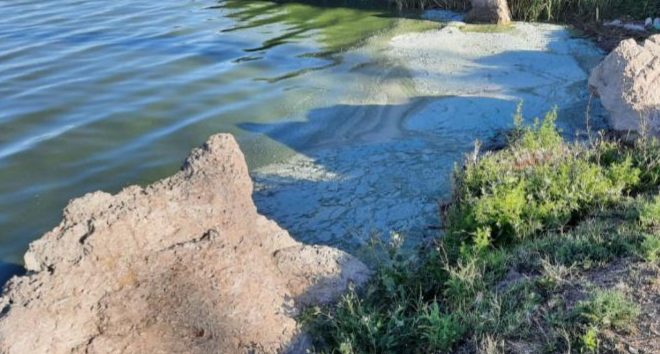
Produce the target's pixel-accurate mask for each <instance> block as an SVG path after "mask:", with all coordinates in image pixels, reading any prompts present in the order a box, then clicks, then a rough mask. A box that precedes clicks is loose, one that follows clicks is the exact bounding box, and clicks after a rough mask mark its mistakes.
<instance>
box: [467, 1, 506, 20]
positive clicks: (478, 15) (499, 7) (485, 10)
mask: <svg viewBox="0 0 660 354" xmlns="http://www.w3.org/2000/svg"><path fill="white" fill-rule="evenodd" d="M471 2H472V9H471V10H470V12H469V13H468V14H467V16H466V18H465V20H466V21H468V22H477V23H495V24H498V25H507V24H509V23H511V12H510V11H509V5H507V3H506V0H472V1H471Z"/></svg>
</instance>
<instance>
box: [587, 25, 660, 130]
mask: <svg viewBox="0 0 660 354" xmlns="http://www.w3.org/2000/svg"><path fill="white" fill-rule="evenodd" d="M589 86H590V88H591V89H592V90H593V91H594V92H595V93H596V94H598V95H599V96H600V98H601V101H602V103H603V106H604V107H605V108H606V109H607V110H608V111H609V112H610V118H609V119H610V126H611V127H612V128H613V129H614V130H617V131H624V132H626V131H634V132H639V131H640V122H641V121H645V122H646V123H647V127H648V128H649V132H650V133H652V134H655V135H660V35H654V36H651V37H649V38H648V39H647V40H646V41H645V42H644V43H643V45H639V44H638V43H637V42H635V40H633V39H627V40H625V41H622V42H621V43H620V44H619V46H618V47H617V48H616V49H614V51H612V53H610V54H609V55H608V56H607V57H606V58H605V59H604V60H603V62H602V63H600V64H599V65H598V66H597V67H596V68H594V70H593V71H592V72H591V77H590V78H589Z"/></svg>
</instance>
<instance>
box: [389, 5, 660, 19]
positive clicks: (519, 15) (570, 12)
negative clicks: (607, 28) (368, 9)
mask: <svg viewBox="0 0 660 354" xmlns="http://www.w3.org/2000/svg"><path fill="white" fill-rule="evenodd" d="M394 2H395V3H396V4H397V6H398V7H399V8H428V7H430V6H435V7H439V8H444V9H449V10H460V11H465V10H466V9H468V8H469V3H470V1H469V0H438V1H430V0H394ZM508 4H509V8H510V10H511V15H512V16H513V18H514V19H516V20H521V21H552V22H565V21H567V20H571V19H580V20H601V19H614V18H618V17H620V16H630V17H633V18H636V19H645V18H647V17H650V16H660V0H508Z"/></svg>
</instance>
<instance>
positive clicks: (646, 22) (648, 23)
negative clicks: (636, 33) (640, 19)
mask: <svg viewBox="0 0 660 354" xmlns="http://www.w3.org/2000/svg"><path fill="white" fill-rule="evenodd" d="M651 26H653V19H652V18H651V17H648V18H647V19H646V21H644V27H647V28H648V27H651Z"/></svg>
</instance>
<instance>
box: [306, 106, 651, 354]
mask: <svg viewBox="0 0 660 354" xmlns="http://www.w3.org/2000/svg"><path fill="white" fill-rule="evenodd" d="M555 120H556V113H555V112H554V111H553V112H550V113H548V115H547V116H546V117H545V118H544V119H543V120H537V122H536V123H535V124H534V125H533V126H531V127H528V126H523V124H522V123H521V122H522V121H523V119H522V113H521V110H519V111H518V112H517V113H516V115H515V119H514V121H515V129H514V130H513V131H512V133H511V136H510V143H509V147H508V148H506V149H504V150H501V151H498V152H487V153H484V154H472V155H470V156H468V157H467V158H466V161H465V164H464V165H463V166H461V167H460V168H456V170H455V174H454V185H455V187H454V196H453V198H452V201H451V204H450V205H449V207H448V208H447V210H446V213H445V215H444V221H445V227H446V232H445V235H444V237H442V238H440V239H438V240H437V241H436V243H434V244H433V245H432V246H428V247H423V248H421V249H420V250H419V252H418V253H416V254H413V255H410V254H404V253H401V252H399V248H400V246H401V244H402V241H401V238H400V237H401V236H400V235H398V234H394V235H393V239H392V241H391V242H389V243H379V242H376V243H375V244H374V247H375V252H374V255H376V256H377V257H379V260H378V262H379V264H381V266H380V267H379V268H378V269H377V270H376V273H375V275H374V277H373V279H372V281H371V282H370V283H369V284H368V285H366V287H365V288H363V289H358V290H356V289H354V290H352V291H351V292H349V293H348V294H347V295H346V296H345V297H344V298H343V299H342V300H341V301H340V302H339V303H337V304H336V305H334V306H331V307H326V308H313V309H309V310H308V311H307V312H306V314H305V316H304V318H305V321H304V323H305V324H306V326H307V328H308V330H309V331H310V332H311V333H312V334H313V335H314V337H315V339H316V350H317V351H319V352H327V353H343V354H348V353H400V352H408V353H435V352H476V351H480V352H502V351H516V350H522V349H521V348H520V347H523V348H524V349H525V350H527V352H541V353H542V352H557V351H566V352H570V351H582V352H589V351H593V352H595V351H599V350H600V349H602V347H603V345H604V344H603V343H604V342H605V340H604V338H605V337H604V334H603V333H605V332H603V331H604V330H614V331H632V330H634V327H635V321H636V318H637V316H638V314H639V312H640V310H639V306H638V305H637V304H635V303H634V302H633V301H632V300H631V299H630V298H629V296H628V295H626V294H624V293H623V292H620V291H608V290H604V288H603V286H602V284H599V283H598V281H597V279H596V278H597V277H595V276H593V274H595V273H594V272H599V271H601V270H602V269H607V267H610V266H612V265H613V264H616V262H617V260H622V259H628V260H630V262H642V263H644V264H647V263H648V264H657V260H658V257H660V237H659V235H660V234H659V233H658V225H659V220H658V215H660V214H658V213H657V210H658V208H659V205H660V196H658V195H657V193H658V192H657V191H658V183H657V181H658V180H659V178H658V171H657V170H654V169H653V167H652V166H654V164H656V163H657V160H656V158H655V157H653V156H658V155H657V153H658V152H657V151H655V150H654V149H656V148H657V147H658V145H657V142H654V141H653V140H650V139H639V140H638V141H637V142H636V143H635V144H632V145H626V144H623V143H620V142H617V141H608V140H605V139H604V138H602V137H601V138H598V139H594V140H593V141H592V142H590V143H587V144H578V143H567V142H565V141H564V140H563V139H562V138H561V135H560V134H559V132H558V131H557V129H556V128H555ZM514 347H515V348H514ZM516 348H517V349H516Z"/></svg>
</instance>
